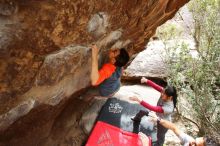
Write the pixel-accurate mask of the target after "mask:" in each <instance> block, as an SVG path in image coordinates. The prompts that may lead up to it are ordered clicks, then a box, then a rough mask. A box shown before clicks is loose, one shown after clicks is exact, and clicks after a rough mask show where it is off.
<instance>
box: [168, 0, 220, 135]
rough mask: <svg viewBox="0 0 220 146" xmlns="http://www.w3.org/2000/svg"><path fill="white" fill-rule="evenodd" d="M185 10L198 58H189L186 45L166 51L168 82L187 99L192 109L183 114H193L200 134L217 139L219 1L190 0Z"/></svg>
mask: <svg viewBox="0 0 220 146" xmlns="http://www.w3.org/2000/svg"><path fill="white" fill-rule="evenodd" d="M189 9H190V11H191V12H192V15H193V19H194V25H195V27H194V30H192V35H193V37H194V40H195V43H196V51H197V52H198V55H197V57H192V55H191V54H190V50H189V48H188V47H187V45H186V44H182V45H181V46H178V48H179V49H180V51H179V53H176V47H173V48H169V49H168V50H169V53H168V54H169V56H168V60H167V61H168V66H169V77H168V79H169V81H170V82H172V83H173V84H175V85H176V87H178V90H179V91H180V94H181V95H183V96H186V97H187V100H188V102H189V103H190V105H191V107H188V109H192V110H189V111H187V112H185V113H183V115H187V114H193V117H194V119H191V121H193V122H194V123H195V124H196V125H197V126H198V128H199V130H200V134H201V135H203V134H214V135H215V136H218V137H220V132H219V129H220V1H219V0H202V1H201V0H194V1H191V2H190V3H189ZM174 48H175V49H174ZM174 50H175V51H174ZM179 106H181V105H180V104H179Z"/></svg>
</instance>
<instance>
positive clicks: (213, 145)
mask: <svg viewBox="0 0 220 146" xmlns="http://www.w3.org/2000/svg"><path fill="white" fill-rule="evenodd" d="M203 138H204V146H220V144H219V143H217V140H216V139H215V138H213V137H208V136H205V137H203Z"/></svg>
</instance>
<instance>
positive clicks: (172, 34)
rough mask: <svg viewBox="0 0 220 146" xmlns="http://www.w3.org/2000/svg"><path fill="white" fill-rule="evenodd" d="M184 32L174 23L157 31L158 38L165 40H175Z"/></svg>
mask: <svg viewBox="0 0 220 146" xmlns="http://www.w3.org/2000/svg"><path fill="white" fill-rule="evenodd" d="M182 32H183V30H182V28H181V27H178V26H177V25H176V24H174V23H171V22H170V23H166V24H164V25H163V26H161V27H160V29H158V30H157V34H158V37H159V38H161V39H163V40H169V39H175V38H177V37H178V36H180V35H181V34H182Z"/></svg>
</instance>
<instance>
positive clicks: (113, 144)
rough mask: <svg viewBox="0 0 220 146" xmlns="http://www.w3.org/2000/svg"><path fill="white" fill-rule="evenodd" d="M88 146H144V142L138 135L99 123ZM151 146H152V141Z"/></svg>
mask: <svg viewBox="0 0 220 146" xmlns="http://www.w3.org/2000/svg"><path fill="white" fill-rule="evenodd" d="M86 146H142V142H141V141H140V139H139V137H138V134H135V133H132V132H127V131H124V130H122V129H120V128H118V127H115V126H112V125H110V124H107V123H104V122H101V121H98V122H97V123H96V125H95V127H94V129H93V131H92V133H91V134H90V137H89V139H88V141H87V143H86ZM149 146H151V139H150V140H149Z"/></svg>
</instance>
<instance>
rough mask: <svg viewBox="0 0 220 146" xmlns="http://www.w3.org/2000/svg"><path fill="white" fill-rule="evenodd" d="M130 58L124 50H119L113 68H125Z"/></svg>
mask: <svg viewBox="0 0 220 146" xmlns="http://www.w3.org/2000/svg"><path fill="white" fill-rule="evenodd" d="M129 59H130V57H129V55H128V52H127V51H126V50H125V48H121V49H120V54H119V55H118V56H117V57H116V62H115V66H118V67H122V66H125V65H126V64H127V63H128V61H129Z"/></svg>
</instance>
